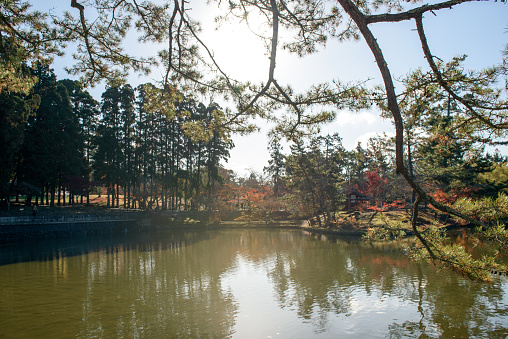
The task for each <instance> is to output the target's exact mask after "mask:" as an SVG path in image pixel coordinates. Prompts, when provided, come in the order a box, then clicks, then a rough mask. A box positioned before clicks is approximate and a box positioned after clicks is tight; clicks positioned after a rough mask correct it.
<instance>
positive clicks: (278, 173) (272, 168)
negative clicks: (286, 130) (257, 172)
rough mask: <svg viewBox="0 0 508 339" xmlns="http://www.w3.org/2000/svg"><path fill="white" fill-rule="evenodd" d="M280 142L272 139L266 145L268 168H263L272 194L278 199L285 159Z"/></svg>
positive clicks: (282, 186) (282, 185) (281, 188)
mask: <svg viewBox="0 0 508 339" xmlns="http://www.w3.org/2000/svg"><path fill="white" fill-rule="evenodd" d="M281 148H282V146H281V144H280V140H278V139H276V138H273V139H272V140H271V142H270V144H269V145H268V150H269V151H270V156H271V159H270V160H268V166H267V167H265V168H264V172H266V173H268V175H270V176H271V179H272V187H273V194H274V196H275V197H280V196H281V195H282V193H283V188H284V184H283V177H284V167H285V158H284V155H283V154H282V153H281Z"/></svg>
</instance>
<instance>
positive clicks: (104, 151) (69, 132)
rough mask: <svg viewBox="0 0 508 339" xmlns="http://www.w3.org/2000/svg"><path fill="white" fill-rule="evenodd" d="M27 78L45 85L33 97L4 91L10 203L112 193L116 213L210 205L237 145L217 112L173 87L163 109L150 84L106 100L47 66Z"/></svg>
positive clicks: (5, 186)
mask: <svg viewBox="0 0 508 339" xmlns="http://www.w3.org/2000/svg"><path fill="white" fill-rule="evenodd" d="M24 71H25V72H29V73H31V75H32V76H35V77H37V79H38V81H37V83H36V84H35V86H34V87H33V89H32V91H31V92H30V93H29V94H28V95H25V94H23V93H8V92H6V91H3V92H1V93H0V107H1V108H0V110H1V111H2V114H1V118H2V120H3V121H2V124H1V129H2V131H1V133H0V134H1V135H2V139H3V140H2V141H3V142H2V144H3V151H2V159H1V162H2V166H1V168H0V180H1V183H2V191H1V195H2V199H6V200H7V201H8V200H9V199H10V197H11V196H16V195H20V194H22V195H26V197H27V199H26V202H27V204H31V203H38V204H48V205H62V204H72V203H74V202H76V203H88V202H89V196H90V193H92V192H99V193H100V192H101V190H102V189H103V188H104V189H105V190H106V195H107V206H108V207H119V206H120V205H122V206H123V207H125V208H142V209H152V208H167V209H175V208H177V206H178V208H180V207H182V206H184V207H183V208H187V209H191V208H192V209H197V208H199V207H201V206H203V207H204V206H207V204H209V200H210V198H211V197H212V190H213V187H214V184H215V183H217V182H219V181H220V176H219V172H218V167H219V162H220V161H221V160H222V159H227V158H228V157H229V150H230V149H231V148H232V147H233V144H232V142H231V141H229V140H228V138H224V137H223V136H222V135H220V133H219V131H218V129H215V130H214V128H213V127H212V125H213V123H214V122H215V121H216V120H218V116H219V115H220V109H221V108H220V107H219V106H218V105H216V104H211V105H208V106H206V105H204V104H202V103H199V102H196V101H195V100H194V99H192V98H187V97H185V96H184V95H183V94H181V93H179V92H178V91H176V90H174V91H172V95H171V98H169V100H165V101H164V104H165V105H166V106H165V107H162V105H161V104H162V102H154V101H157V100H159V99H160V96H158V95H157V92H162V91H161V90H159V89H157V88H156V87H155V86H154V85H152V84H144V85H140V86H138V87H136V88H133V87H131V86H130V85H123V86H119V87H112V86H110V87H107V88H106V89H105V91H104V93H102V97H101V102H100V103H99V102H97V101H96V100H95V99H94V98H93V97H92V96H91V95H90V93H89V92H87V91H86V90H84V89H83V88H82V86H81V85H80V83H79V82H77V81H73V80H68V79H64V80H57V78H56V76H55V74H54V73H53V70H52V69H50V68H49V66H44V65H42V64H39V65H37V66H36V67H34V68H33V69H31V68H25V69H24ZM148 92H149V93H150V96H149V97H150V99H147V97H148V95H147V93H148ZM167 92H168V91H165V93H167ZM166 99H168V98H166ZM189 126H192V127H193V128H190V127H189ZM186 130H190V131H186ZM120 195H122V201H121V202H120V198H119V197H120ZM66 196H68V198H67V201H66Z"/></svg>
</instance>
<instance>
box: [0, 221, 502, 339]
mask: <svg viewBox="0 0 508 339" xmlns="http://www.w3.org/2000/svg"><path fill="white" fill-rule="evenodd" d="M0 297H1V301H0V338H314V337H315V338H376V337H377V338H385V337H390V338H438V337H440V338H454V337H455V338H506V337H507V336H508V281H507V280H506V279H505V278H501V279H499V278H498V279H497V280H496V281H495V282H494V283H492V284H480V283H474V282H470V281H468V280H465V279H463V278H461V277H459V276H457V275H455V274H453V273H450V272H448V271H437V270H435V269H434V268H432V267H429V266H427V265H418V264H415V263H412V262H410V261H408V260H407V259H406V258H405V257H404V256H401V255H399V254H397V252H396V251H394V250H393V248H392V247H390V246H388V245H383V246H373V245H371V244H368V243H366V242H362V241H359V240H356V239H347V238H331V237H328V236H317V235H309V234H306V233H304V232H301V231H287V230H265V229H227V230H210V231H187V232H185V231H168V232H155V233H146V234H129V235H121V236H116V237H107V238H105V237H101V238H98V237H93V238H84V239H67V240H58V241H57V240H52V241H48V240H46V241H34V242H29V243H23V244H2V245H0Z"/></svg>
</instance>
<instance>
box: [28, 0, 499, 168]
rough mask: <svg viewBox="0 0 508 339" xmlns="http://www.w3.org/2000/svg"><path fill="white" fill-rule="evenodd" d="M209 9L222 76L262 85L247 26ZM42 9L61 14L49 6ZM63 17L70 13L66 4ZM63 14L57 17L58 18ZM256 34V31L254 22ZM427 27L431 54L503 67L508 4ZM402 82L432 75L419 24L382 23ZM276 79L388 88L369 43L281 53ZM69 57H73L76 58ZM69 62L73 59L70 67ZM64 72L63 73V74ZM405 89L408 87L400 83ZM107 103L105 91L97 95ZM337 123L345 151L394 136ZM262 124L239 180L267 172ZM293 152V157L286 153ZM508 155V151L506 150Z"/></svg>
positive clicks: (379, 126)
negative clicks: (421, 72) (425, 72)
mask: <svg viewBox="0 0 508 339" xmlns="http://www.w3.org/2000/svg"><path fill="white" fill-rule="evenodd" d="M203 3H204V1H193V2H191V4H190V6H189V7H191V8H193V10H192V11H191V15H193V14H192V13H193V12H194V13H195V14H194V15H195V16H196V17H198V18H201V20H202V22H203V28H204V31H203V33H202V39H203V41H205V42H206V43H207V44H208V47H209V48H211V49H213V50H214V53H215V56H216V58H217V59H218V61H219V63H220V64H221V67H222V68H223V70H224V71H225V72H226V73H228V74H230V75H231V76H232V77H233V78H236V79H239V80H250V81H253V82H255V83H256V82H257V83H259V82H261V81H264V80H266V78H267V74H268V57H267V55H266V52H265V50H264V48H263V45H262V43H261V42H260V41H259V40H258V39H257V38H256V37H254V36H253V35H252V33H251V32H249V31H248V30H247V29H246V28H245V26H244V25H242V26H240V25H237V24H226V25H223V26H222V27H221V28H220V29H219V30H215V29H214V27H215V24H214V23H213V18H214V13H215V10H214V9H213V8H210V7H206V6H205V5H204V4H203ZM37 6H55V5H54V3H53V2H50V1H47V0H44V1H41V2H38V3H37ZM62 6H66V7H65V8H62V10H64V9H66V10H71V8H69V7H68V4H67V1H66V2H65V5H62ZM59 11H60V8H57V9H56V12H59ZM253 25H254V26H255V25H256V23H255V22H254V23H253ZM424 27H425V30H426V33H427V39H428V42H429V45H430V48H431V51H432V53H433V54H434V55H435V56H437V57H439V58H441V59H443V60H444V61H447V60H450V59H451V58H452V57H453V56H457V55H461V54H467V55H468V59H467V61H466V66H467V67H470V68H482V67H488V66H491V65H493V64H497V63H499V62H500V61H501V50H502V49H503V48H504V46H505V45H506V44H507V43H508V32H507V30H508V4H507V3H501V2H493V1H488V2H487V1H478V2H470V3H465V4H462V5H459V6H455V7H454V8H453V9H444V10H440V11H436V12H435V15H433V14H431V13H428V14H426V15H425V17H424ZM371 29H372V31H373V33H374V35H375V36H376V38H377V39H378V42H379V43H380V46H381V48H382V49H383V52H384V55H385V58H386V60H387V62H388V66H389V68H390V71H391V73H392V75H393V76H394V78H395V79H397V78H402V77H403V76H404V75H406V74H408V73H409V72H411V71H412V70H415V69H417V68H418V67H422V68H424V69H427V68H428V67H425V60H424V58H423V53H422V52H421V46H420V43H419V39H418V36H417V33H416V31H415V24H414V22H413V21H406V22H401V23H381V24H374V25H371ZM127 49H130V50H132V51H140V50H143V51H144V53H145V54H149V53H152V51H151V50H150V48H146V47H143V48H142V49H140V48H139V45H138V44H137V42H136V41H135V39H132V40H131V41H128V42H127ZM278 53H279V54H278V60H277V67H276V70H275V78H276V79H277V80H278V81H279V83H280V84H281V85H286V84H290V85H292V86H293V87H294V88H295V89H296V90H304V89H305V88H306V87H307V86H309V85H311V84H316V83H321V82H327V81H331V80H333V79H340V80H341V81H358V80H369V79H370V80H369V81H368V84H371V85H375V84H381V80H380V76H379V71H378V69H377V66H376V64H375V62H374V58H373V57H372V55H371V53H370V51H369V50H368V48H367V46H366V44H365V42H364V41H363V40H360V41H358V42H346V43H338V42H335V41H329V42H328V44H327V46H326V48H321V50H320V52H319V53H317V54H314V55H311V56H308V57H305V58H303V59H302V58H298V57H297V56H294V55H288V54H287V53H285V52H284V51H279V52H278ZM69 54H70V53H69ZM64 60H68V59H64ZM66 62H68V61H58V60H57V62H56V63H55V64H54V65H53V67H54V68H55V71H56V73H57V75H58V77H59V79H63V78H65V77H69V76H68V75H66V74H65V72H64V71H63V66H64V64H65V63H66ZM60 65H61V66H62V67H60ZM159 79H160V72H157V71H155V72H153V73H152V74H151V75H150V76H149V77H148V78H142V79H140V78H138V77H137V76H132V77H131V79H130V83H131V84H132V85H133V86H136V85H138V84H140V83H144V82H148V81H157V80H159ZM396 87H398V89H399V90H400V89H401V85H400V84H397V83H396ZM91 92H92V93H93V95H94V96H95V97H96V99H100V93H101V90H100V88H99V89H95V90H92V91H91ZM337 117H338V118H337V119H336V121H334V122H333V123H331V124H329V125H327V126H324V127H323V131H324V132H327V133H334V132H338V133H339V135H340V136H342V138H343V144H344V146H345V147H346V148H348V149H351V148H354V147H355V146H356V144H357V142H358V141H366V140H367V139H368V138H369V137H370V136H373V135H375V134H376V133H381V132H386V133H388V134H391V133H393V128H392V125H391V122H390V121H387V120H383V119H381V118H380V117H379V115H378V112H376V111H361V112H356V113H352V112H348V111H341V112H337ZM260 123H261V127H262V131H261V132H260V133H254V134H252V135H249V136H243V137H241V136H235V137H234V143H235V145H236V147H235V149H233V150H232V151H231V158H230V160H229V162H228V163H227V164H225V166H226V167H227V168H230V169H233V170H234V171H235V172H237V173H238V174H240V175H245V174H247V173H248V172H249V171H250V170H253V171H257V172H262V169H263V167H264V166H266V165H267V161H268V158H269V155H268V151H267V149H266V146H267V138H266V133H267V131H268V129H269V126H267V125H266V124H264V123H263V122H260ZM286 151H287V150H286ZM502 152H503V153H505V154H508V152H507V150H506V149H505V150H502Z"/></svg>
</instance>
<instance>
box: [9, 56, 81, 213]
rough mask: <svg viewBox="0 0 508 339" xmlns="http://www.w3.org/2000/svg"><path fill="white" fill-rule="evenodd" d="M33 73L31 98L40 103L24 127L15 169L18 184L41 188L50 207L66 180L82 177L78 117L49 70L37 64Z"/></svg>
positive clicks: (65, 90)
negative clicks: (48, 197)
mask: <svg viewBox="0 0 508 339" xmlns="http://www.w3.org/2000/svg"><path fill="white" fill-rule="evenodd" d="M33 72H34V75H35V76H37V78H38V79H39V81H38V82H37V84H36V85H35V86H34V94H33V95H37V96H38V97H40V98H41V99H40V105H39V107H38V108H37V110H36V111H35V115H33V116H32V117H30V119H29V121H28V123H27V126H26V130H25V141H24V143H23V149H22V151H21V152H22V155H21V161H20V163H19V166H18V176H19V181H21V182H22V181H26V182H28V183H30V184H31V185H34V186H37V187H39V188H41V189H42V188H43V187H44V188H45V189H46V192H50V193H51V204H54V199H55V191H56V190H57V189H58V197H57V199H58V203H59V204H60V203H61V200H60V198H61V196H60V192H61V188H62V185H63V183H64V182H65V178H66V176H76V175H83V169H84V168H83V142H82V139H81V136H80V134H79V121H78V116H77V115H76V114H75V113H74V112H73V110H72V106H71V101H70V98H69V94H68V92H67V89H66V87H65V86H64V85H63V84H62V83H60V82H58V81H57V80H56V76H55V74H54V73H53V70H52V69H50V68H49V66H46V65H42V64H38V65H37V67H36V68H35V69H34V71H33ZM63 203H64V204H65V196H64V201H63Z"/></svg>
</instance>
